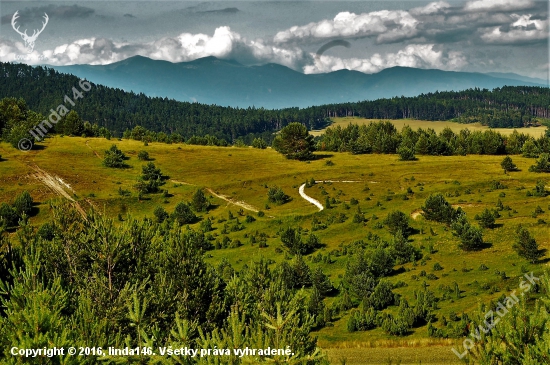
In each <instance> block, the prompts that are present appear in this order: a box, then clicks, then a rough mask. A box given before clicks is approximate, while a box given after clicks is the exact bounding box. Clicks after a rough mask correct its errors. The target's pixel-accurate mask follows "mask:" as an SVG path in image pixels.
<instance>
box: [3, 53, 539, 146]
mask: <svg viewBox="0 0 550 365" xmlns="http://www.w3.org/2000/svg"><path fill="white" fill-rule="evenodd" d="M0 75H2V78H3V80H4V81H3V82H2V83H0V97H15V98H17V99H19V98H23V99H24V100H25V101H26V103H27V105H28V108H29V109H31V110H34V111H36V112H37V113H40V114H41V116H39V117H38V118H37V119H38V122H40V120H42V119H43V117H42V116H43V115H48V114H49V113H50V110H51V109H52V108H53V109H55V108H56V107H57V106H58V105H59V104H60V103H62V102H63V101H64V95H65V94H68V93H70V92H71V90H72V88H73V87H74V86H75V85H78V82H79V79H78V78H77V77H76V76H73V75H68V74H61V73H59V72H57V71H55V70H53V69H51V68H47V67H42V66H37V67H32V66H28V65H24V64H12V63H0ZM548 100H550V94H549V89H548V88H543V87H522V86H519V87H502V88H496V89H494V90H492V91H491V90H487V89H483V90H480V89H469V90H465V91H460V92H435V93H429V94H422V95H420V96H417V97H395V98H391V99H379V100H373V101H361V102H356V103H343V104H329V105H320V106H312V107H308V108H302V109H300V108H285V109H276V110H267V109H264V108H255V107H249V108H246V109H244V108H232V107H222V106H217V105H205V104H199V103H188V102H179V101H175V100H172V99H168V98H160V97H147V96H146V95H144V94H143V93H140V94H136V93H133V92H126V91H123V90H121V89H115V88H109V87H105V86H102V85H95V84H92V90H91V91H90V92H88V93H86V94H85V95H83V96H82V98H81V99H79V100H77V101H75V105H74V106H72V107H71V110H74V111H76V112H77V113H78V115H80V117H81V118H82V120H84V121H88V122H89V123H90V125H91V126H93V125H97V127H96V128H97V129H100V128H102V127H104V128H106V129H107V130H108V131H110V133H111V134H112V135H113V136H117V137H120V136H122V134H123V133H124V132H125V131H126V130H132V129H133V128H135V127H136V126H141V127H143V128H145V129H146V130H149V131H151V132H154V133H162V135H160V137H159V138H160V139H166V138H170V139H171V140H172V141H184V140H188V139H189V138H191V137H193V136H195V137H205V136H207V135H208V136H211V137H213V138H216V139H218V140H224V141H225V142H226V143H229V144H233V143H235V142H236V141H237V140H239V139H241V140H242V141H243V142H244V143H246V144H247V145H250V144H251V143H252V141H253V140H254V139H255V138H258V137H262V138H263V139H264V140H266V141H267V143H271V141H272V139H273V138H274V136H273V132H276V131H278V130H280V129H281V128H283V127H284V126H286V125H288V124H289V123H291V122H298V123H301V124H303V125H304V126H306V127H307V128H308V129H309V130H312V129H320V128H322V127H324V126H326V125H327V124H328V122H329V120H330V118H333V117H343V116H358V117H363V118H369V119H404V118H413V119H425V120H456V121H459V122H463V123H473V122H480V123H482V124H484V125H488V126H490V127H522V126H527V125H533V124H537V123H539V121H540V120H543V119H544V118H546V119H548V118H550V110H549V109H550V105H549V103H548ZM40 118H42V119H40ZM6 123H7V121H6V120H2V118H1V116H0V129H2V128H4V127H5V124H6ZM78 132H79V131H75V133H74V135H80V134H79V133H78ZM97 133H99V132H98V131H97ZM167 136H170V137H167Z"/></svg>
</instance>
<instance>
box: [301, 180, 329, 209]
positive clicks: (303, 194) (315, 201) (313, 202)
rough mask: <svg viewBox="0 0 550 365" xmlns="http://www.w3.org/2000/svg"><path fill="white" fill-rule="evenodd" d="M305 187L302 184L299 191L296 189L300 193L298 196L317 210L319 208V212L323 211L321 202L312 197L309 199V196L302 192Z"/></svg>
mask: <svg viewBox="0 0 550 365" xmlns="http://www.w3.org/2000/svg"><path fill="white" fill-rule="evenodd" d="M305 187H306V184H305V183H303V184H302V185H300V189H298V192H299V193H300V196H301V197H302V198H304V199H305V200H307V201H308V202H310V203H311V204H313V205H315V206H316V207H317V208H319V211H321V210H323V209H325V208H324V207H323V204H321V202H320V201H319V200H317V199H313V198H312V197H310V196H309V195H307V194H306V193H305V192H304V189H305Z"/></svg>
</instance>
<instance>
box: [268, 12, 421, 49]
mask: <svg viewBox="0 0 550 365" xmlns="http://www.w3.org/2000/svg"><path fill="white" fill-rule="evenodd" d="M417 25H418V21H417V20H416V19H415V18H414V17H413V16H412V15H411V14H409V13H408V12H407V11H402V10H395V11H394V10H381V11H375V12H371V13H363V14H355V13H350V12H341V13H338V14H337V15H336V16H335V17H334V19H325V20H322V21H320V22H316V23H315V22H314V23H309V24H307V25H303V26H294V27H291V28H289V29H286V30H283V31H280V32H278V33H277V34H276V35H275V37H274V41H275V43H287V42H292V41H299V40H302V39H308V38H318V39H328V38H337V37H338V38H340V37H344V38H345V37H367V36H377V41H378V42H380V43H382V42H393V41H398V40H403V39H407V38H410V37H413V36H415V35H416V33H417V31H416V27H417Z"/></svg>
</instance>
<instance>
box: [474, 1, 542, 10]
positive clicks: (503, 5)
mask: <svg viewBox="0 0 550 365" xmlns="http://www.w3.org/2000/svg"><path fill="white" fill-rule="evenodd" d="M533 6H534V2H533V1H532V0H474V1H469V2H467V3H466V5H464V10H467V11H487V10H491V11H514V10H523V9H530V8H532V7H533Z"/></svg>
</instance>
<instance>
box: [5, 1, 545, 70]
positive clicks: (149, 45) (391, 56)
mask: <svg viewBox="0 0 550 365" xmlns="http://www.w3.org/2000/svg"><path fill="white" fill-rule="evenodd" d="M16 11H17V16H16V17H15V19H14V14H15V12H16ZM548 13H549V2H547V1H535V0H471V1H436V2H427V1H353V2H349V1H278V2H272V1H239V2H235V1H217V2H188V1H80V0H78V1H69V2H59V1H53V2H48V1H41V2H31V1H17V2H9V1H1V2H0V61H3V62H24V63H28V64H50V65H71V64H91V65H99V64H109V63H113V62H117V61H121V60H124V59H126V58H128V57H132V56H136V55H141V56H146V57H149V58H152V59H158V60H166V61H170V62H186V61H191V60H195V59H197V58H201V57H206V56H215V57H218V58H223V59H231V60H236V61H238V62H240V63H243V64H246V65H257V64H267V63H277V64H281V65H285V66H287V67H290V68H292V69H294V70H297V71H300V72H303V73H307V74H311V73H324V72H331V71H336V70H339V69H344V68H345V69H350V70H357V71H361V72H365V73H375V72H379V71H381V70H383V69H385V68H389V67H394V66H406V67H416V68H425V69H441V70H449V71H468V72H514V73H517V74H520V75H524V76H529V77H536V78H540V79H544V80H548V78H549V68H550V64H549V29H550V27H549V18H548ZM45 14H47V17H48V21H47V23H46V25H45V27H43V23H45V18H44V15H45ZM13 20H14V24H15V28H18V30H19V32H20V33H24V30H25V29H27V35H28V36H30V35H32V34H33V31H34V30H37V31H38V30H40V29H42V28H43V29H42V32H41V33H40V34H39V35H38V36H37V37H36V39H35V44H34V48H33V49H32V52H29V51H30V50H31V48H30V47H29V45H28V44H25V42H24V41H23V39H22V36H21V35H20V34H19V33H18V32H16V31H15V30H14V28H13V27H12V21H13ZM35 33H36V32H35Z"/></svg>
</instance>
